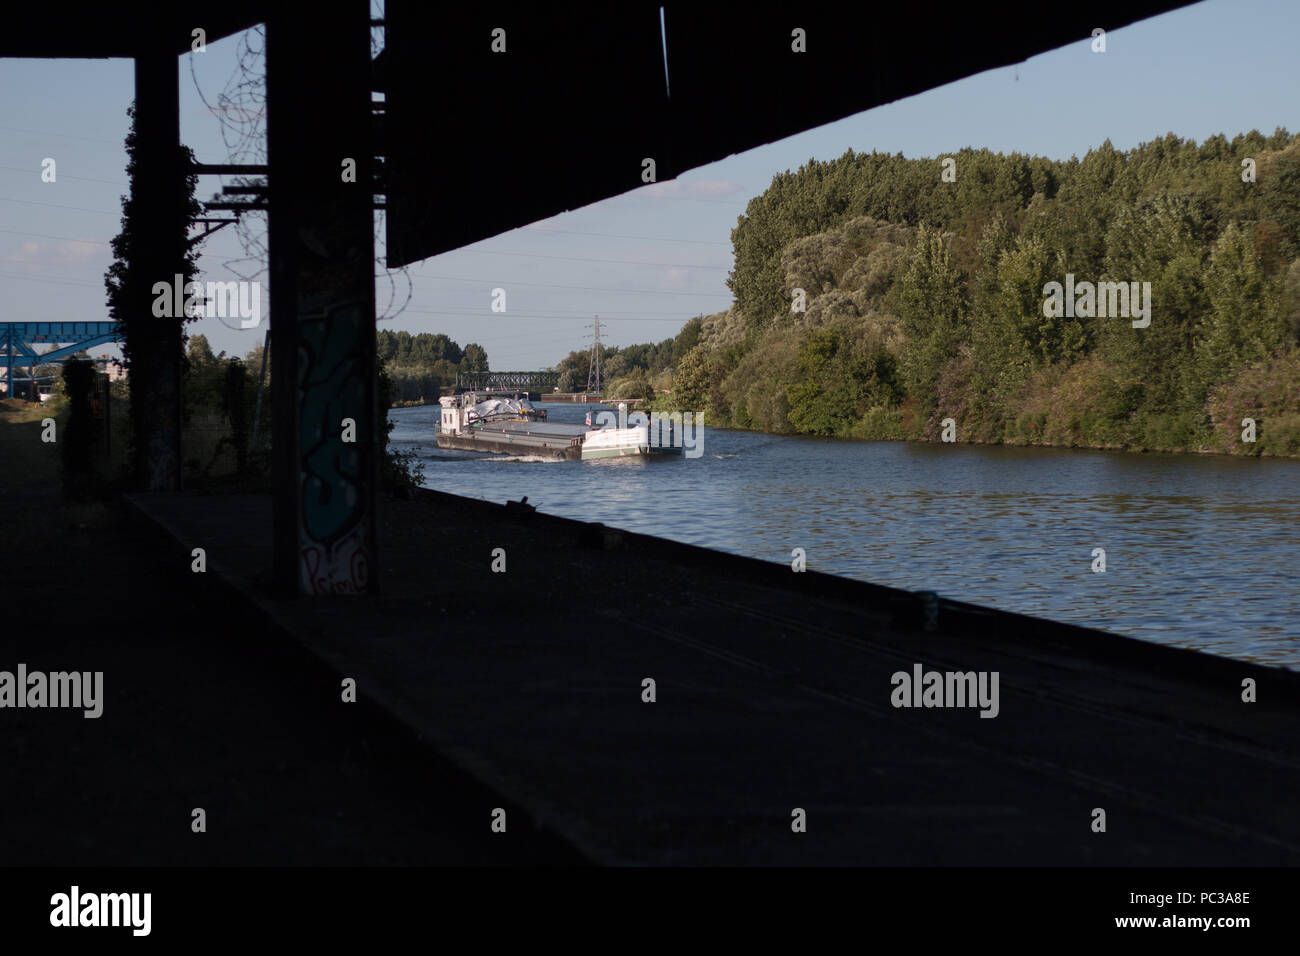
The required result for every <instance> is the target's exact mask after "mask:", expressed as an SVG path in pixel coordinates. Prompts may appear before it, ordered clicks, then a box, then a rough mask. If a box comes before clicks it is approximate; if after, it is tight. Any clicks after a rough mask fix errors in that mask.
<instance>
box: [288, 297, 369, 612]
mask: <svg viewBox="0 0 1300 956" xmlns="http://www.w3.org/2000/svg"><path fill="white" fill-rule="evenodd" d="M365 320H366V309H365V306H364V303H362V302H356V303H349V304H346V305H340V306H336V307H334V308H330V309H327V310H326V311H324V312H319V313H313V314H303V315H302V316H301V318H300V326H299V339H298V342H299V350H298V399H299V408H300V409H301V412H300V415H301V417H300V419H299V451H300V454H301V481H302V508H301V511H300V513H299V536H298V537H299V546H300V549H301V551H300V554H301V561H300V563H299V566H300V571H301V574H302V587H303V590H304V591H305V592H307V593H309V594H355V593H361V592H364V591H365V590H366V589H367V586H368V584H369V580H370V572H371V568H370V548H371V540H372V527H371V525H372V522H373V515H371V514H370V513H369V512H368V510H367V507H368V500H367V496H366V495H365V494H364V493H363V490H362V489H363V485H364V481H365V476H366V474H367V469H368V468H369V467H370V461H369V457H368V456H369V455H370V454H371V445H372V442H373V437H374V436H373V435H366V436H365V438H364V439H363V440H362V441H357V442H345V441H343V419H345V418H351V419H354V420H355V421H357V422H364V421H365V420H366V414H365V413H366V382H367V381H368V378H369V375H370V369H369V368H368V367H367V366H366V364H365V351H364V349H363V347H362V343H363V342H364V341H365V339H364V337H363V332H364V331H365V329H364V326H363V325H362V323H363V322H364V321H365Z"/></svg>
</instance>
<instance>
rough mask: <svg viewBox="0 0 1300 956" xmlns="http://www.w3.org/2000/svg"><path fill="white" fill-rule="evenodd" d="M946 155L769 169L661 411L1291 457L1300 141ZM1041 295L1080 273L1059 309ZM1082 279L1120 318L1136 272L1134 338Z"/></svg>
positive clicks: (754, 421) (1298, 317) (1256, 138)
mask: <svg viewBox="0 0 1300 956" xmlns="http://www.w3.org/2000/svg"><path fill="white" fill-rule="evenodd" d="M944 158H945V157H936V158H933V159H913V160H909V159H904V158H903V157H902V156H891V155H886V154H880V153H872V154H854V153H853V152H849V153H846V154H845V155H844V156H842V157H840V158H839V159H837V160H834V161H832V162H817V161H810V162H809V163H808V164H807V165H805V166H803V167H801V168H800V169H799V170H798V171H797V172H793V173H792V172H785V173H782V174H780V175H778V176H776V177H775V178H774V180H773V182H772V185H771V186H770V187H769V188H768V190H767V191H766V192H764V193H763V194H762V195H761V196H758V197H756V198H755V199H753V200H751V201H750V203H749V205H748V207H747V209H746V212H745V214H744V215H743V216H741V217H740V220H739V223H738V225H737V227H736V228H735V230H734V231H733V232H732V242H733V246H734V252H735V266H734V269H733V271H732V274H731V277H730V279H729V285H730V287H731V289H732V291H733V293H734V295H735V304H734V306H733V307H732V308H731V309H729V310H728V311H726V312H722V313H718V314H717V315H713V316H708V317H706V318H705V319H704V320H703V321H702V322H701V323H699V326H698V331H699V335H698V342H697V343H696V344H695V346H694V347H693V348H692V349H690V350H688V351H687V352H686V353H685V354H681V355H678V356H674V359H673V362H674V369H675V377H674V381H673V394H672V395H671V397H661V399H660V402H661V403H662V404H671V405H673V406H676V407H679V408H690V407H694V408H707V410H708V419H709V420H710V421H712V422H714V423H716V424H722V425H734V426H737V427H744V428H757V429H763V430H768V431H775V432H794V433H804V434H815V435H839V436H846V437H862V438H914V439H930V440H933V439H936V438H938V437H939V434H940V431H941V423H942V422H943V420H944V419H947V418H951V419H953V420H954V421H955V422H956V427H957V438H958V440H959V441H980V442H1013V443H1046V444H1059V445H1086V446H1094V447H1135V448H1150V449H1169V450H1182V449H1203V448H1212V449H1216V450H1222V451H1235V452H1239V453H1246V454H1257V453H1267V454H1300V136H1291V135H1290V134H1288V133H1287V132H1286V131H1285V130H1282V129H1279V130H1277V131H1276V132H1275V133H1273V134H1272V135H1271V136H1264V135H1261V134H1260V133H1258V132H1251V133H1249V134H1245V135H1239V136H1237V137H1236V138H1235V139H1233V140H1231V141H1229V140H1227V139H1226V138H1225V137H1223V136H1214V137H1211V138H1210V139H1208V140H1206V141H1205V142H1204V143H1202V144H1200V145H1197V144H1196V143H1195V142H1194V141H1191V140H1183V139H1180V138H1178V137H1177V136H1174V135H1172V134H1170V135H1168V136H1165V137H1164V138H1162V139H1157V140H1155V141H1153V142H1150V143H1145V144H1143V145H1141V146H1139V147H1137V148H1136V149H1133V150H1130V151H1127V152H1121V151H1117V150H1115V149H1114V148H1112V146H1111V144H1110V143H1109V142H1106V143H1104V144H1102V145H1101V146H1100V147H1098V148H1097V149H1094V150H1092V151H1090V152H1089V153H1088V154H1087V155H1086V156H1085V157H1084V158H1083V159H1082V160H1078V159H1073V158H1072V159H1071V160H1069V161H1066V162H1059V161H1053V160H1048V159H1044V158H1041V157H1028V156H1022V155H1018V154H1012V155H1009V156H1007V155H1002V154H995V153H990V152H988V151H987V150H970V149H967V150H963V151H961V152H959V153H955V154H952V156H951V157H950V158H951V159H952V160H953V161H954V162H953V163H952V164H948V165H947V166H945V164H944V163H943V162H942V160H943V159H944ZM945 168H948V169H950V170H951V173H952V174H955V176H953V175H950V176H949V177H948V178H949V179H951V180H952V181H946V180H945V178H944V176H943V173H944V170H945ZM1252 179H1253V181H1246V180H1252ZM1067 275H1068V276H1071V277H1073V278H1072V279H1067ZM1053 282H1056V283H1061V284H1063V285H1066V286H1067V287H1069V286H1070V285H1071V284H1072V282H1077V283H1079V284H1080V285H1079V289H1078V290H1076V293H1075V294H1076V295H1079V296H1080V298H1079V299H1078V300H1077V303H1076V302H1075V301H1071V302H1070V303H1069V306H1070V307H1069V308H1068V310H1066V311H1064V312H1062V311H1060V310H1057V311H1056V312H1055V313H1053V311H1052V310H1051V309H1050V308H1048V309H1045V301H1046V300H1047V299H1048V295H1047V294H1046V293H1045V290H1046V289H1050V288H1051V287H1050V286H1049V285H1048V284H1049V283H1053ZM1099 282H1107V283H1120V282H1122V283H1125V284H1126V286H1125V289H1124V291H1126V292H1127V291H1129V289H1133V291H1135V292H1138V293H1139V294H1138V295H1137V296H1136V297H1135V298H1134V301H1133V302H1132V303H1130V305H1131V306H1132V307H1133V309H1134V310H1136V309H1137V306H1138V303H1139V302H1140V301H1142V295H1141V291H1142V290H1143V285H1142V284H1144V283H1149V299H1148V300H1147V304H1149V306H1150V313H1149V318H1150V322H1149V325H1147V326H1146V327H1134V322H1137V323H1138V324H1139V325H1141V324H1142V320H1141V318H1140V315H1141V313H1140V312H1138V311H1134V312H1132V313H1131V315H1130V314H1125V315H1123V316H1119V317H1116V316H1115V315H1114V314H1113V313H1106V317H1098V316H1100V315H1101V314H1102V313H1101V308H1102V306H1101V303H1102V302H1103V301H1104V300H1105V299H1106V296H1105V295H1099V296H1098V297H1097V298H1096V299H1095V300H1094V299H1093V297H1092V291H1091V287H1089V291H1088V292H1087V293H1086V294H1085V293H1083V289H1084V286H1083V283H1099ZM1129 283H1138V286H1137V287H1132V286H1129V285H1128V284H1129ZM799 290H802V293H803V296H802V299H803V301H802V302H800V301H799V299H800V292H799ZM1076 304H1077V306H1078V309H1077V314H1076V309H1075V308H1074V306H1075V305H1076ZM801 305H802V310H800V308H799V306H801ZM1119 305H1122V303H1121V302H1120V300H1119V299H1117V298H1116V297H1115V289H1114V288H1112V289H1111V299H1110V306H1111V308H1112V309H1114V308H1116V307H1117V306H1119ZM697 321H698V320H692V323H695V322H697ZM584 368H585V365H584ZM1243 418H1252V419H1255V420H1256V421H1257V422H1258V435H1257V439H1258V440H1257V441H1256V442H1254V443H1253V444H1247V443H1244V442H1243V441H1242V436H1241V432H1242V419H1243Z"/></svg>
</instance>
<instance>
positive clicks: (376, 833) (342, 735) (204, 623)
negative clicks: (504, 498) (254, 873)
mask: <svg viewBox="0 0 1300 956" xmlns="http://www.w3.org/2000/svg"><path fill="white" fill-rule="evenodd" d="M5 427H7V426H3V425H0V431H4V428H5ZM0 528H2V529H3V531H2V532H0V547H2V548H3V552H2V553H3V558H2V559H0V568H2V569H3V570H2V571H0V576H2V577H0V581H2V583H0V590H3V594H4V607H5V620H4V622H3V624H2V625H0V670H8V671H11V672H12V671H13V670H14V669H15V666H16V664H17V663H19V662H23V663H25V664H27V665H28V668H29V669H31V670H37V669H40V670H47V671H50V670H65V669H77V670H92V671H93V670H102V671H103V672H104V683H105V695H106V698H107V699H106V703H105V706H104V714H103V716H102V717H101V718H99V719H98V720H87V719H85V718H83V717H82V716H81V714H80V712H76V713H69V712H66V711H57V710H15V709H8V708H5V709H0V866H4V865H29V864H48V865H74V866H83V865H144V864H149V865H160V864H178V865H187V864H196V865H197V864H274V865H280V864H463V863H487V864H505V863H573V862H581V859H580V857H579V856H578V854H576V853H575V852H574V851H573V850H572V849H571V848H570V847H569V846H568V845H566V844H564V843H562V842H560V841H559V840H557V839H555V838H554V837H552V836H549V835H547V834H545V833H542V832H540V831H538V830H535V829H533V828H532V827H530V826H525V825H523V824H524V820H525V819H526V816H525V814H523V813H522V812H521V811H516V810H515V806H514V804H512V803H508V802H505V801H503V800H502V798H500V797H498V796H495V795H493V794H492V793H490V792H489V791H488V790H487V789H486V788H484V787H482V786H481V785H479V784H477V783H474V782H472V781H470V780H469V779H468V778H467V777H466V776H465V775H464V774H462V773H460V772H457V771H455V770H454V769H453V768H451V767H449V766H448V765H447V764H446V762H445V761H441V760H439V759H437V758H436V757H435V756H434V755H433V754H432V753H431V752H430V751H429V750H428V748H426V747H423V746H421V745H419V744H418V742H416V741H415V740H414V739H412V738H411V736H410V735H409V734H407V733H405V732H404V731H402V730H400V729H398V728H394V726H393V725H392V724H391V722H390V721H389V719H388V718H387V717H386V716H385V715H383V714H382V713H379V712H377V711H376V710H375V709H374V708H372V707H370V706H367V705H365V704H359V705H345V704H343V703H342V701H341V700H340V693H339V691H338V681H337V680H336V679H335V678H334V677H333V676H332V675H331V674H329V673H328V672H326V671H325V670H324V669H323V668H321V667H319V666H318V665H317V664H316V662H315V660H314V659H313V658H312V657H311V656H310V655H307V654H305V653H304V652H303V651H302V650H300V649H299V648H297V647H295V646H294V645H293V644H292V643H290V642H287V641H285V640H283V639H282V638H281V637H280V636H278V635H277V634H275V633H274V632H273V631H272V630H270V629H269V628H267V627H266V626H264V625H263V626H259V625H258V623H257V622H256V621H249V620H248V619H247V618H245V617H242V616H240V615H238V614H234V613H232V610H233V609H232V607H231V606H230V605H229V604H222V603H217V602H214V601H213V600H212V598H211V596H205V593H204V592H203V590H202V589H196V588H193V587H191V586H190V584H191V582H190V581H189V580H188V579H187V578H186V577H182V576H181V575H180V574H178V573H177V572H176V569H175V567H174V566H172V567H168V566H167V565H166V564H165V558H166V556H165V554H164V553H163V552H160V550H159V549H158V548H157V546H156V543H155V542H154V541H153V539H152V538H147V539H142V537H141V533H140V530H141V529H140V527H139V526H138V525H132V524H130V523H128V522H127V521H126V520H125V518H124V515H123V513H122V512H121V510H120V509H117V508H112V507H108V506H105V505H95V504H90V505H78V506H65V505H63V504H62V503H61V502H60V501H59V499H58V497H57V492H52V491H51V490H50V489H49V488H48V487H44V488H42V487H40V486H36V487H31V486H28V487H26V488H23V487H16V486H15V485H14V484H12V483H10V484H8V485H6V486H4V487H2V488H0ZM498 806H504V807H505V808H506V809H507V813H508V816H507V819H508V821H509V823H510V824H512V825H510V826H508V828H507V833H506V834H504V835H502V834H493V833H492V832H491V829H490V824H491V812H492V809H493V808H495V807H498ZM195 807H202V808H204V809H205V810H206V812H207V833H205V834H195V833H193V832H191V811H192V810H193V808H195ZM516 821H518V824H519V825H517V826H516V825H513V824H515V822H516Z"/></svg>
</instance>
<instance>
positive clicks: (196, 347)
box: [185, 335, 261, 368]
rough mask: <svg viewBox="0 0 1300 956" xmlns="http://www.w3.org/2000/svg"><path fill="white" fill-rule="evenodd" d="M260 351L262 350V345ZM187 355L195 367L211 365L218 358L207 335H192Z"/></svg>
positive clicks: (259, 347)
mask: <svg viewBox="0 0 1300 956" xmlns="http://www.w3.org/2000/svg"><path fill="white" fill-rule="evenodd" d="M258 351H259V352H260V351H261V346H260V345H259V346H258ZM250 355H251V353H250ZM185 357H186V358H187V359H189V362H190V365H191V366H192V367H195V368H199V367H202V366H204V365H211V364H212V363H213V362H215V361H216V360H217V357H216V356H215V355H214V354H213V353H212V346H211V345H209V344H208V337H207V336H206V335H193V336H190V344H189V348H188V349H186V351H185Z"/></svg>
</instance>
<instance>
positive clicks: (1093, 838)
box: [130, 492, 1300, 866]
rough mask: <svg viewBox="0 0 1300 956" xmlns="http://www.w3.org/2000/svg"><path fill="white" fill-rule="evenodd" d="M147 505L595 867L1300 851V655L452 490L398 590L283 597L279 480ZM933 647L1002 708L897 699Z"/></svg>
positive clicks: (179, 555)
mask: <svg viewBox="0 0 1300 956" xmlns="http://www.w3.org/2000/svg"><path fill="white" fill-rule="evenodd" d="M130 504H131V507H132V508H133V509H134V510H135V511H136V512H137V514H138V515H139V517H140V518H141V519H142V520H143V521H145V522H146V523H147V524H148V525H150V526H154V527H156V528H157V529H158V530H159V533H160V535H161V537H160V540H161V541H163V542H165V544H166V545H167V546H168V547H169V548H171V549H172V551H173V552H174V555H175V560H177V561H178V562H179V561H184V562H185V563H186V564H188V562H189V561H190V557H189V554H190V550H191V549H192V548H195V547H203V548H205V549H207V555H208V567H209V571H208V574H207V575H206V576H204V577H202V578H200V576H198V575H194V576H193V580H194V585H195V586H196V587H202V588H208V589H218V590H224V591H226V592H228V594H229V595H230V597H231V599H232V600H238V601H240V602H243V603H245V604H246V605H248V606H250V607H253V608H255V609H257V612H258V614H259V615H260V616H261V618H262V619H263V620H265V621H266V622H267V625H268V628H270V629H274V630H275V631H276V632H278V633H279V634H280V635H282V636H284V637H287V638H291V639H292V640H295V641H298V642H301V644H302V645H303V646H305V647H307V648H308V649H310V650H311V651H312V652H313V653H314V654H316V655H318V657H319V658H320V660H322V661H323V662H325V663H326V664H327V665H328V667H329V668H330V669H332V670H333V672H334V678H335V680H334V686H335V687H337V686H338V685H337V679H338V678H341V677H342V676H350V677H354V678H355V679H356V680H357V685H358V689H359V692H360V693H361V694H362V695H365V697H366V698H367V699H368V700H370V701H373V702H374V703H376V704H378V705H379V706H381V707H383V708H384V709H385V710H387V711H388V712H389V713H391V714H392V715H393V716H394V717H395V718H397V719H398V720H399V721H401V722H402V723H403V724H404V725H406V726H408V727H410V728H412V729H413V730H414V731H415V732H416V733H418V734H419V735H420V736H421V737H422V738H423V740H424V741H425V742H426V743H427V745H428V746H429V747H430V748H432V749H433V750H435V751H436V752H437V753H438V754H440V755H442V756H444V757H446V758H447V759H449V760H450V761H452V762H453V763H454V764H456V765H458V766H459V767H461V768H463V769H464V770H466V771H468V772H469V773H470V774H472V775H473V776H474V777H476V778H477V779H479V780H481V781H482V782H483V783H484V784H486V785H487V786H488V787H490V788H491V789H492V790H493V791H495V792H496V793H499V794H504V795H508V797H509V798H510V800H512V801H514V803H516V804H517V805H519V806H520V807H523V808H524V809H525V810H526V812H527V813H528V814H529V815H531V817H532V818H533V819H532V821H531V822H527V821H515V820H513V819H512V820H511V821H510V823H509V826H510V828H511V830H513V829H514V828H515V827H516V826H520V825H528V826H530V827H531V825H532V824H533V823H536V824H538V825H540V826H543V827H545V828H548V829H550V830H552V831H554V832H555V833H557V834H559V835H560V836H561V837H562V838H563V839H564V840H566V841H567V842H569V843H570V844H571V845H573V846H575V847H576V848H577V849H578V850H579V851H581V853H582V854H583V855H584V856H586V857H587V858H588V859H591V860H593V861H595V862H600V863H609V864H867V865H909V864H919V865H1020V864H1032V865H1089V864H1095V865H1146V866H1151V865H1154V866H1164V865H1247V864H1253V865H1277V864H1290V865H1294V864H1297V863H1300V816H1298V815H1297V814H1296V813H1295V807H1296V806H1297V805H1298V804H1300V675H1297V674H1294V673H1291V672H1287V671H1280V670H1275V669H1272V668H1264V667H1259V666H1256V665H1251V664H1247V663H1242V662H1237V661H1227V660H1222V659H1218V658H1214V657H1210V656H1208V655H1204V654H1200V653H1196V652H1191V651H1182V650H1178V649H1174V648H1169V647H1163V646H1158V645H1153V644H1146V643H1143V642H1139V641H1134V640H1129V639H1125V638H1119V637H1115V636H1112V635H1108V634H1105V633H1102V632H1099V631H1092V630H1087V629H1083V628H1077V627H1072V626H1067V625H1060V624H1054V623H1050V622H1044V621H1037V620H1034V619H1030V618H1025V617H1021V616H1018V615H1010V614H1004V613H1000V612H994V611H989V610H986V609H981V608H975V607H972V606H969V605H962V604H958V603H955V602H949V601H940V602H939V603H938V605H937V622H938V628H937V629H936V630H933V631H927V630H926V629H925V622H926V620H927V616H928V613H927V609H926V603H925V601H924V600H921V599H918V598H917V597H916V596H915V595H911V594H909V593H908V592H903V591H897V590H893V589H888V588H882V587H876V586H873V585H869V584H864V583H861V582H856V581H851V580H847V579H841V578H834V577H831V576H827V575H821V574H817V573H814V572H807V573H802V574H797V573H794V572H793V571H792V570H791V569H790V568H789V567H788V566H785V565H774V564H769V563H766V562H759V561H753V560H749V559H745V558H739V557H733V556H729V555H723V554H719V553H716V552H711V551H708V550H705V549H701V548H695V547H690V546H686V545H679V544H676V543H672V542H667V541H664V540H661V539H656V538H651V537H646V536H642V535H635V534H630V533H626V532H621V531H617V530H613V529H608V528H605V527H603V526H601V525H589V524H584V523H581V522H575V521H569V520H566V519H560V518H554V517H550V516H546V515H541V514H536V513H534V512H532V511H531V509H528V508H526V507H524V508H521V507H519V506H518V505H512V506H504V507H503V506H498V505H493V504H489V503H486V502H479V501H473V500H470V499H464V498H457V497H454V496H450V495H443V494H439V493H436V492H424V493H420V494H419V495H418V496H417V497H416V499H415V500H409V501H386V502H385V503H384V514H383V530H382V538H381V541H382V542H383V545H382V547H383V551H382V554H383V566H382V569H381V571H382V581H383V585H384V588H385V593H384V594H383V595H382V596H378V597H373V598H371V597H366V598H341V599H334V600H308V599H287V600H281V599H276V598H273V597H272V596H271V595H270V593H269V591H268V589H267V582H268V579H269V572H270V562H271V555H270V529H271V504H270V500H269V498H265V497H257V496H229V497H227V496H207V497H202V496H186V495H178V496H157V497H134V498H132V499H130ZM494 548H504V549H505V551H506V560H507V570H506V572H505V573H499V574H494V573H492V572H491V571H490V565H491V563H492V550H493V549H494ZM917 664H919V665H921V666H922V667H923V668H924V669H925V670H932V669H933V670H939V671H945V672H946V671H985V672H997V673H998V675H999V685H998V686H999V695H1000V700H999V707H998V714H997V716H996V717H994V718H981V717H980V716H979V711H978V710H977V709H974V708H924V707H922V708H898V707H895V706H893V704H892V703H891V695H892V694H893V692H894V690H895V688H894V684H893V683H892V681H891V676H892V675H893V674H895V673H897V672H904V673H909V674H910V673H911V672H912V671H913V668H914V666H915V665H917ZM645 678H652V679H653V680H654V681H655V690H656V700H655V702H654V703H645V702H643V699H642V697H643V680H644V679H645ZM305 679H306V678H305ZM1245 679H1251V680H1253V681H1255V683H1256V693H1257V697H1258V702H1257V703H1245V702H1243V700H1242V682H1243V680H1245ZM796 808H799V809H802V810H804V811H805V812H806V818H807V829H806V832H803V833H796V832H792V825H791V824H792V819H793V817H792V814H793V813H794V811H795V810H796ZM1097 808H1100V809H1104V811H1105V814H1106V830H1105V832H1094V829H1093V823H1094V810H1095V809H1097Z"/></svg>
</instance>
